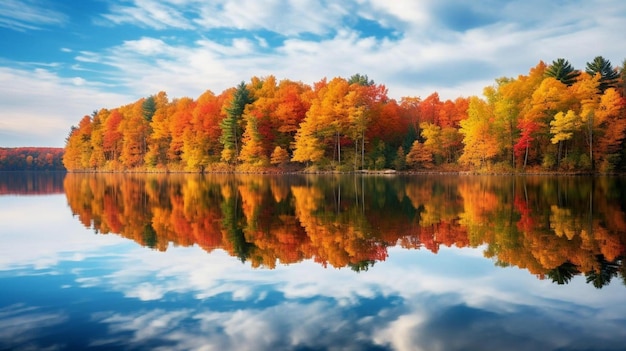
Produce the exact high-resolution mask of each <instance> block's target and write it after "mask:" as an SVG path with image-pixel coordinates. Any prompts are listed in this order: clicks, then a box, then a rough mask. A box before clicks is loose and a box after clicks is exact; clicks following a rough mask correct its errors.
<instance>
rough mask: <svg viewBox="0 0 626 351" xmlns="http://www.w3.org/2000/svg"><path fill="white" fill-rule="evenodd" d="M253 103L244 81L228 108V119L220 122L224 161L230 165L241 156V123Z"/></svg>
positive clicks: (238, 87)
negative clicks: (248, 106) (246, 110)
mask: <svg viewBox="0 0 626 351" xmlns="http://www.w3.org/2000/svg"><path fill="white" fill-rule="evenodd" d="M253 101H254V99H253V98H252V96H251V95H250V91H249V90H248V88H247V87H246V83H245V82H243V81H242V82H241V83H240V84H239V85H238V86H237V90H236V91H235V93H234V94H233V98H232V100H231V101H230V105H229V106H228V107H227V108H226V118H224V119H223V120H222V121H221V122H220V128H221V129H222V135H221V136H220V142H221V143H222V145H224V150H223V151H222V159H223V160H224V161H226V162H228V163H232V162H234V161H235V160H236V159H237V157H238V155H239V139H240V138H241V134H242V133H241V125H240V121H241V119H242V116H243V112H244V110H245V109H246V105H248V104H250V103H252V102H253Z"/></svg>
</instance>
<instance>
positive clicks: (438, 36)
mask: <svg viewBox="0 0 626 351" xmlns="http://www.w3.org/2000/svg"><path fill="white" fill-rule="evenodd" d="M624 33H626V2H624V1H623V0H592V1H582V0H581V1H578V0H572V1H550V2H545V1H543V0H509V1H496V0H487V1H480V2H479V1H476V2H469V1H461V0H443V1H441V0H440V1H436V0H424V1H408V0H407V1H404V0H395V1H393V0H344V1H312V0H299V1H298V0H268V1H259V0H228V1H225V0H224V1H222V0H218V1H202V0H160V1H159V0H81V1H62V0H3V1H2V2H1V3H0V38H2V39H1V43H2V45H0V147H15V146H55V147H62V146H63V145H64V143H65V137H66V136H67V134H68V132H69V130H70V127H71V125H73V124H77V123H78V121H79V120H80V118H81V117H82V116H84V115H88V114H91V112H92V111H94V110H98V109H100V108H113V107H117V106H120V105H124V104H127V103H130V102H133V101H136V100H137V99H139V98H141V97H145V96H148V95H151V94H155V93H157V92H159V91H165V92H167V93H168V96H169V97H170V98H177V97H183V96H188V97H192V98H197V97H198V96H199V95H200V94H202V93H203V92H204V91H206V90H208V89H209V90H212V91H213V92H215V93H220V92H221V91H222V90H224V89H226V88H229V87H232V86H235V85H237V84H238V83H239V82H240V81H242V80H245V81H248V80H249V79H250V78H251V77H252V76H259V77H263V76H267V75H270V74H272V75H274V76H276V77H277V78H278V79H291V80H300V81H302V82H304V83H307V84H312V83H314V82H316V81H318V80H320V79H321V78H323V77H328V78H332V77H336V76H342V77H349V76H351V75H352V74H355V73H360V74H366V75H368V76H369V78H370V79H373V80H374V81H376V83H382V84H385V85H386V86H387V88H388V89H389V95H390V96H392V97H394V98H398V99H399V98H401V97H403V96H420V97H422V98H424V97H426V96H428V95H430V94H431V93H432V92H435V91H437V92H438V93H439V94H440V96H441V98H443V99H448V98H450V99H454V98H456V97H459V96H470V95H480V94H481V92H482V89H483V88H484V87H485V86H488V85H491V84H493V82H494V80H495V78H498V77H502V76H507V77H515V76H517V75H519V74H526V73H527V72H528V70H529V69H530V68H531V67H533V66H535V65H536V64H537V63H538V62H539V61H540V60H544V61H546V62H548V63H550V62H552V60H555V59H557V58H560V57H563V58H566V59H567V60H569V61H570V62H571V63H572V65H573V66H574V67H576V68H578V69H584V67H585V63H586V62H588V61H591V60H592V59H593V58H594V57H595V56H599V55H601V56H603V57H605V58H606V59H608V60H610V61H611V62H612V63H613V65H615V66H617V65H621V64H622V61H623V60H624V59H625V58H626V52H625V51H624V50H623V48H625V47H626V37H625V36H624Z"/></svg>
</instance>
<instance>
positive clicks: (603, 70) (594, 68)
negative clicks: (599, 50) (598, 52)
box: [586, 56, 620, 93]
mask: <svg viewBox="0 0 626 351" xmlns="http://www.w3.org/2000/svg"><path fill="white" fill-rule="evenodd" d="M586 72H587V73H588V74H589V75H591V76H592V77H593V76H595V75H596V74H599V75H600V85H599V86H598V90H599V91H600V93H604V91H605V90H606V89H608V88H617V83H618V81H619V78H620V75H619V73H618V72H617V71H616V70H614V69H613V66H612V65H611V61H609V60H607V59H605V58H604V57H602V56H596V57H595V58H594V59H593V61H591V62H587V69H586Z"/></svg>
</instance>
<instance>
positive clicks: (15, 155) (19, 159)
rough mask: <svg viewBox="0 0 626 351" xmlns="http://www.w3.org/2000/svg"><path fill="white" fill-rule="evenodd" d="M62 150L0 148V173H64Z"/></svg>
mask: <svg viewBox="0 0 626 351" xmlns="http://www.w3.org/2000/svg"><path fill="white" fill-rule="evenodd" d="M63 152H64V150H63V148H53V147H15V148H5V147H0V171H64V170H65V167H64V166H63Z"/></svg>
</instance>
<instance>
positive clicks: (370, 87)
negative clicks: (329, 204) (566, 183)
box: [63, 56, 626, 172]
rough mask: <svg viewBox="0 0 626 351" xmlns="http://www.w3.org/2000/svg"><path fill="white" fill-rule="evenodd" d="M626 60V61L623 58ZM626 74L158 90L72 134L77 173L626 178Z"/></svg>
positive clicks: (70, 153)
mask: <svg viewBox="0 0 626 351" xmlns="http://www.w3.org/2000/svg"><path fill="white" fill-rule="evenodd" d="M625 64H626V61H625ZM625 96H626V70H625V68H624V66H622V67H613V66H612V65H611V63H610V61H608V60H606V59H605V58H603V57H601V56H598V57H596V58H595V59H594V60H593V61H590V62H588V63H587V64H586V68H585V70H578V69H575V68H574V67H572V65H571V64H570V63H569V62H568V61H567V60H565V59H562V58H559V59H557V60H554V61H553V62H552V63H551V64H549V65H548V64H546V63H544V62H543V61H541V62H539V63H538V64H537V65H536V66H535V67H533V68H531V69H530V71H529V72H528V74H526V75H519V76H518V77H517V78H499V79H496V80H495V83H494V84H493V85H491V86H488V87H485V88H484V92H483V96H482V97H478V96H471V97H459V98H457V99H455V100H445V101H442V100H440V98H439V95H438V94H437V93H433V94H431V95H430V96H428V97H426V98H424V99H422V98H420V97H402V98H401V99H400V100H396V99H392V98H390V97H389V96H388V91H387V88H386V87H385V86H384V85H382V84H376V83H375V82H374V81H373V80H370V79H369V77H368V76H367V75H361V74H355V75H353V76H352V77H350V78H347V79H346V78H342V77H336V78H333V79H331V80H328V79H326V78H324V79H321V80H320V81H318V82H315V83H314V84H313V85H308V84H304V83H302V82H296V81H291V80H288V79H285V80H281V81H277V80H276V78H275V77H274V76H267V77H263V78H259V77H253V78H251V80H250V82H248V83H246V82H241V83H240V84H239V85H237V86H236V87H232V88H229V89H227V90H225V91H223V92H222V93H220V94H219V95H216V94H214V93H213V92H212V91H210V90H207V91H206V92H204V93H203V94H202V95H200V96H199V97H198V98H197V99H195V100H194V99H192V98H189V97H183V98H175V99H171V100H170V99H169V97H168V96H167V94H166V93H165V92H159V93H157V94H155V95H151V96H149V97H146V98H142V99H139V100H137V101H135V102H134V103H131V104H128V105H124V106H120V107H118V108H114V109H100V110H97V111H94V112H93V113H92V114H91V115H89V116H84V117H83V118H82V119H81V120H80V122H79V123H78V126H72V128H71V130H70V133H69V136H68V137H67V139H66V145H65V155H64V158H63V164H64V165H65V167H66V168H67V169H68V170H70V171H128V170H130V171H191V172H203V171H232V170H238V171H258V170H302V169H307V170H312V171H314V170H322V171H323V170H333V171H357V170H380V169H395V170H409V171H411V170H413V171H421V170H446V171H503V172H512V171H567V172H571V171H583V172H592V171H599V172H617V171H624V170H626V145H625V143H624V140H625V134H626V109H625V106H626V104H625V102H626V100H625Z"/></svg>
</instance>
